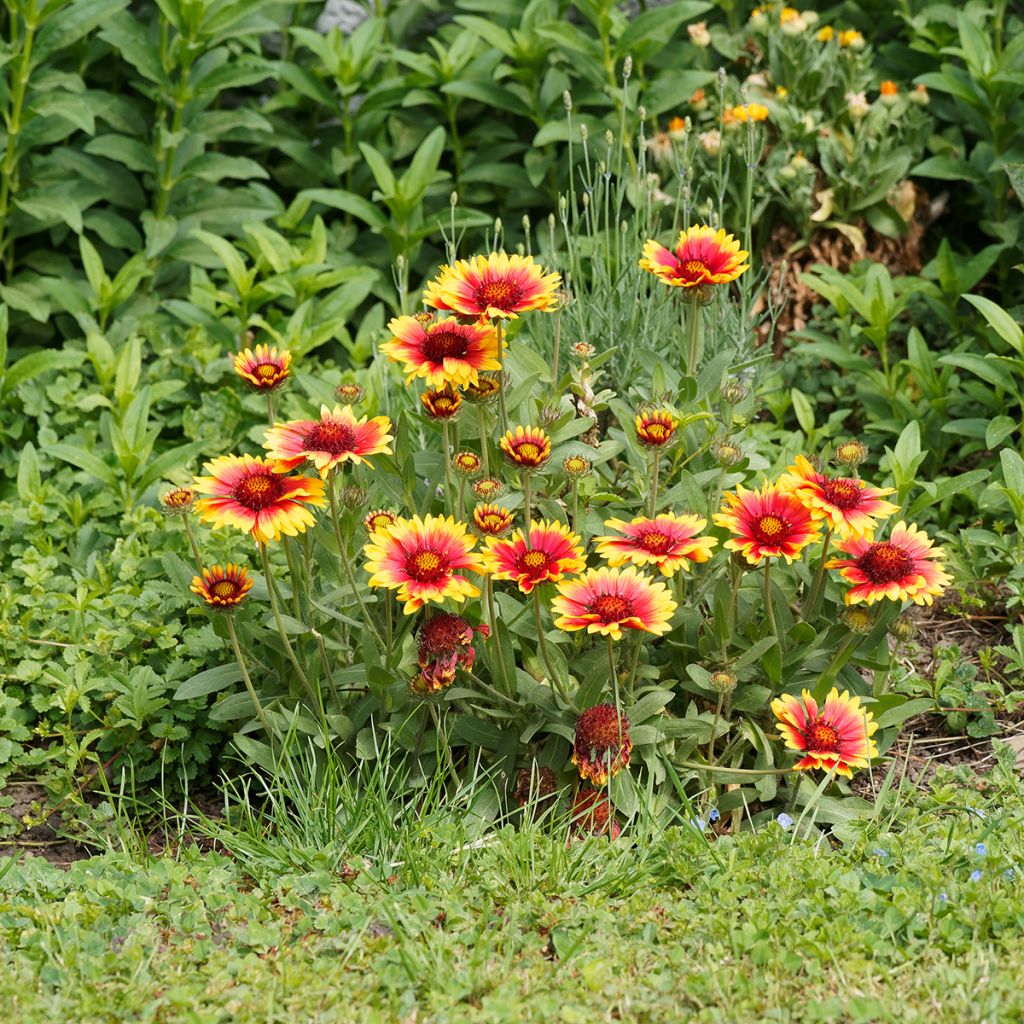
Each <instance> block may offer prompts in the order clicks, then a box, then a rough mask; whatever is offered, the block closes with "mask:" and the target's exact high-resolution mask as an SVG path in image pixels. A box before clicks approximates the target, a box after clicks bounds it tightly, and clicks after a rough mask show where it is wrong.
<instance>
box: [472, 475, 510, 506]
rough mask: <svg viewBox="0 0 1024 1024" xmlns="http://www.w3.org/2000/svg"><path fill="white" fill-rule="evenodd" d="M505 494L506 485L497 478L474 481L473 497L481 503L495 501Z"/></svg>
mask: <svg viewBox="0 0 1024 1024" xmlns="http://www.w3.org/2000/svg"><path fill="white" fill-rule="evenodd" d="M504 493H505V485H504V484H503V483H502V482H501V481H500V480H499V479H498V478H497V477H496V476H482V477H481V478H480V479H479V480H474V481H473V495H474V496H475V497H477V498H479V499H480V500H481V501H494V500H496V499H497V498H500V497H501V496H502V495H503V494H504Z"/></svg>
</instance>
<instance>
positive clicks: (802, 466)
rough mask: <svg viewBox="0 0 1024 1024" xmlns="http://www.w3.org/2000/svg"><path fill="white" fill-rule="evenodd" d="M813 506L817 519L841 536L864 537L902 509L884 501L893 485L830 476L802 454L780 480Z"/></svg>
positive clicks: (891, 491) (814, 516)
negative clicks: (878, 485)
mask: <svg viewBox="0 0 1024 1024" xmlns="http://www.w3.org/2000/svg"><path fill="white" fill-rule="evenodd" d="M779 486H780V487H781V488H783V489H784V490H789V491H791V492H792V493H793V494H795V495H796V496H797V498H799V499H800V501H801V502H803V504H804V505H805V506H806V507H807V508H808V509H809V510H810V513H811V516H812V518H814V519H823V520H825V522H826V525H827V527H828V529H830V530H834V531H835V533H836V534H837V535H838V536H839V537H841V538H845V537H863V536H864V535H865V534H870V533H871V532H872V531H873V530H874V529H875V527H876V526H877V525H878V520H879V519H884V518H887V517H888V516H891V515H892V514H893V513H894V512H899V510H900V509H899V506H898V505H893V504H892V502H889V501H883V500H882V499H883V497H884V496H885V495H886V494H892V493H893V488H891V487H868V485H867V484H866V483H865V482H864V481H863V480H859V479H856V478H854V477H830V476H827V475H826V474H824V473H819V472H818V471H817V470H816V469H815V468H814V466H812V465H811V463H810V461H809V460H808V459H806V458H805V457H804V456H803V455H798V456H797V457H796V462H795V464H794V465H792V466H790V467H789V469H788V471H787V472H786V473H785V475H783V477H782V478H781V479H780V480H779Z"/></svg>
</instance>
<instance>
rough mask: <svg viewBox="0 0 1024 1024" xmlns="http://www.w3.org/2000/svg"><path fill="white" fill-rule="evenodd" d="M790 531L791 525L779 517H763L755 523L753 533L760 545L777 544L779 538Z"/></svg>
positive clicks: (769, 515)
mask: <svg viewBox="0 0 1024 1024" xmlns="http://www.w3.org/2000/svg"><path fill="white" fill-rule="evenodd" d="M788 530H789V523H788V522H786V520H785V519H780V518H779V516H776V515H771V514H770V513H769V514H768V515H763V516H761V517H760V518H759V519H757V520H756V521H755V522H754V525H753V527H752V528H751V532H752V533H753V534H754V536H755V537H756V538H757V541H758V543H760V544H777V543H778V542H779V538H780V537H781V536H782V535H783V534H785V533H786V532H787V531H788Z"/></svg>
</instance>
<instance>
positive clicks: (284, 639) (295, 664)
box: [260, 544, 320, 706]
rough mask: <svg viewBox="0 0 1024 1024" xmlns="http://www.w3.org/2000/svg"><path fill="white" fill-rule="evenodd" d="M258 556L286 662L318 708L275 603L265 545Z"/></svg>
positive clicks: (311, 688) (317, 702)
mask: <svg viewBox="0 0 1024 1024" xmlns="http://www.w3.org/2000/svg"><path fill="white" fill-rule="evenodd" d="M260 556H261V557H262V559H263V577H264V579H265V580H266V581H267V593H268V594H269V595H270V608H271V611H273V613H274V622H276V623H277V632H278V635H279V636H280V637H281V643H282V644H283V645H284V649H285V653H286V654H287V655H288V660H289V661H290V662H291V663H292V668H294V669H295V674H296V675H297V676H298V677H299V682H301V683H302V685H303V687H304V688H305V690H306V694H307V695H308V697H309V699H310V700H311V701H312V702H313V704H314V705H316V706H319V703H320V702H319V700H318V699H317V695H316V691H315V690H314V689H313V687H312V685H310V682H309V679H308V678H307V676H306V673H305V672H303V671H302V666H301V665H300V664H299V659H298V658H297V657H295V650H294V648H293V647H292V642H291V640H289V639H288V633H287V632H286V631H285V628H284V620H283V619H282V618H281V607H280V605H279V604H278V603H277V594H276V592H275V591H274V585H273V581H272V578H271V573H270V558H269V556H268V555H267V545H266V544H260Z"/></svg>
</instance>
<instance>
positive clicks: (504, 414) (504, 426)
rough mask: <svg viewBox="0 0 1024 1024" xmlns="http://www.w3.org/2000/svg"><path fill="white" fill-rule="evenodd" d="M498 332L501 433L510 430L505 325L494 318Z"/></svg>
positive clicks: (500, 320) (497, 318) (498, 318)
mask: <svg viewBox="0 0 1024 1024" xmlns="http://www.w3.org/2000/svg"><path fill="white" fill-rule="evenodd" d="M494 326H495V328H496V330H497V332H498V364H499V367H498V415H499V416H500V418H501V432H502V433H503V434H504V433H505V431H507V430H508V410H507V409H506V408H505V324H504V321H503V320H502V319H501V317H495V318H494Z"/></svg>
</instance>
